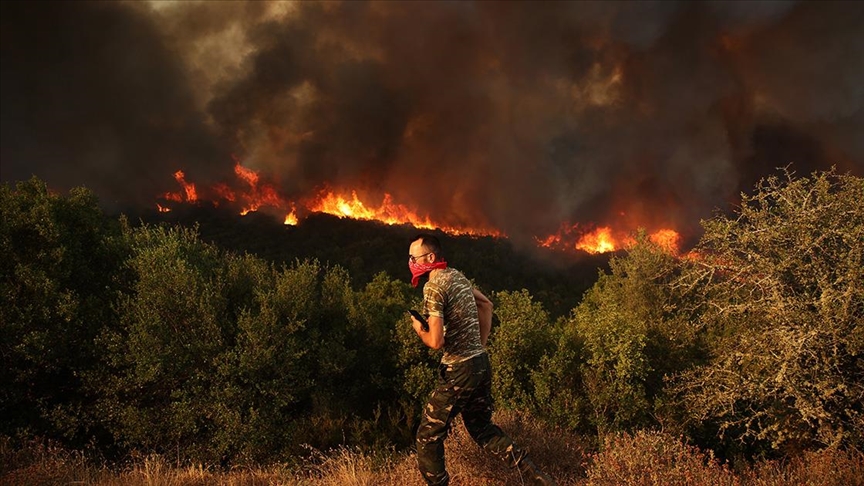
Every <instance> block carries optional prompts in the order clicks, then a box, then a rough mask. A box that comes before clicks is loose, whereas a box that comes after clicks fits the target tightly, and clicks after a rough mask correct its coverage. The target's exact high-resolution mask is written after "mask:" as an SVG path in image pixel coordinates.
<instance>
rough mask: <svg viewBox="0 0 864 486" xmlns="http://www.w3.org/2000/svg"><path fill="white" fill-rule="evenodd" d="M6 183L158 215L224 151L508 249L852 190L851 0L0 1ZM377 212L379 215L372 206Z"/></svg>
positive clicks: (856, 83)
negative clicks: (784, 174) (840, 179)
mask: <svg viewBox="0 0 864 486" xmlns="http://www.w3.org/2000/svg"><path fill="white" fill-rule="evenodd" d="M0 5H2V6H0V8H2V20H0V22H2V46H0V48H2V77H0V79H2V104H0V121H2V126H0V129H2V130H0V135H2V143H0V167H2V179H3V181H4V182H6V181H16V180H21V179H27V178H29V177H31V176H32V175H36V176H38V177H40V178H42V179H43V180H45V181H47V182H48V184H49V185H51V186H52V187H56V188H58V189H61V190H62V189H66V188H69V187H73V186H79V185H83V186H87V187H90V188H91V189H93V190H94V191H95V192H96V193H97V194H98V195H99V196H100V197H101V198H102V199H103V200H104V201H106V202H107V203H108V204H113V203H117V204H139V205H151V206H152V204H153V201H154V199H155V197H156V196H157V195H159V194H161V193H164V192H166V191H171V190H176V189H177V185H176V182H175V181H174V180H173V178H172V174H173V173H174V172H175V171H176V170H178V169H182V170H184V171H185V172H186V174H187V180H192V181H196V182H198V183H201V184H206V183H213V182H218V181H227V180H230V178H231V177H232V174H233V165H234V157H236V158H237V159H238V160H241V161H242V163H243V165H245V166H247V167H250V168H252V169H254V170H256V171H258V172H259V173H260V174H262V177H265V178H267V179H268V180H271V181H274V182H275V183H276V184H278V186H279V187H280V188H281V191H282V193H283V196H284V197H285V198H286V199H289V200H291V199H300V198H303V197H307V196H309V195H310V194H311V193H313V192H314V191H316V190H318V189H320V188H321V187H323V186H325V185H328V186H330V187H337V188H341V187H348V188H352V189H357V190H358V191H360V192H361V193H363V194H368V195H370V197H373V196H378V197H380V196H381V195H383V194H384V193H389V194H391V195H392V196H393V200H395V201H397V202H403V203H406V204H408V205H410V206H413V207H416V208H418V209H419V210H420V211H421V212H427V213H428V214H430V215H431V216H432V217H433V218H434V219H436V220H439V221H445V222H447V223H450V224H467V225H482V226H486V227H494V228H498V229H500V230H502V231H504V232H505V233H507V234H509V235H511V236H513V237H514V238H516V239H520V238H522V239H528V238H530V237H532V236H536V235H545V234H549V233H550V232H554V231H556V230H557V229H558V227H559V225H560V224H561V223H565V222H567V223H580V222H593V223H596V224H619V225H627V224H630V225H642V226H647V227H648V228H649V229H651V227H652V226H653V227H660V226H669V225H671V226H673V227H676V228H678V229H679V230H681V231H682V232H684V233H685V234H688V233H693V232H695V231H697V228H698V221H699V219H700V218H705V217H709V216H710V215H711V212H712V211H713V210H714V208H726V207H728V206H729V205H730V204H731V203H734V202H735V200H736V199H737V198H738V196H739V194H740V193H741V192H742V191H748V190H751V189H752V187H753V185H754V183H756V182H757V181H758V180H759V179H760V178H762V177H765V176H767V175H771V174H776V173H777V168H778V167H791V168H792V170H794V171H796V173H798V174H802V175H806V174H809V173H810V172H812V171H814V170H822V169H828V168H830V167H832V166H835V167H837V169H838V171H840V172H851V173H853V174H856V175H861V174H862V172H864V136H862V133H864V112H862V104H864V35H862V33H861V32H864V3H860V2H784V1H775V2H672V1H662V2H632V3H628V2H550V3H543V2H485V1H484V2H368V3H366V2H353V1H351V2H295V3H287V2H279V3H265V2H153V3H144V2H94V3H88V2H58V3H49V2H26V3H15V2H3V3H2V4H0ZM379 200H380V199H379Z"/></svg>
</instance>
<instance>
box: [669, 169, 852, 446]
mask: <svg viewBox="0 0 864 486" xmlns="http://www.w3.org/2000/svg"><path fill="white" fill-rule="evenodd" d="M742 198H743V199H742V202H741V206H740V208H738V209H737V211H736V213H735V214H734V215H733V216H732V217H726V216H722V215H720V216H717V217H715V218H714V219H712V220H710V221H707V222H704V223H703V226H704V227H705V235H704V236H703V238H702V240H701V241H700V243H699V245H698V246H697V248H696V254H697V255H698V258H695V259H693V260H692V261H691V263H690V264H689V265H688V266H687V267H686V270H685V272H684V275H683V278H682V281H687V282H688V286H689V287H690V288H693V289H698V292H699V293H700V298H701V299H702V300H703V302H704V307H703V311H702V314H701V317H700V324H701V325H702V326H704V327H705V331H706V333H707V334H706V335H707V339H708V345H709V346H710V350H709V351H710V354H711V356H712V361H711V362H710V363H709V364H706V365H704V366H700V367H698V368H695V369H693V370H690V371H688V372H686V373H684V374H683V375H682V376H681V379H680V380H679V381H677V383H676V385H675V389H676V391H677V392H678V393H680V394H681V397H682V399H681V401H680V402H679V403H680V404H681V405H683V406H684V407H685V408H686V409H687V410H688V411H689V412H690V413H691V419H692V420H693V421H694V422H702V421H708V422H709V423H714V424H716V426H717V427H718V429H719V431H720V433H721V434H722V435H723V436H724V437H725V439H726V440H727V441H741V442H745V443H750V444H753V445H756V446H758V445H759V444H762V445H765V446H769V447H771V448H773V449H776V450H781V451H785V452H788V453H793V452H795V451H797V450H800V449H807V448H813V447H817V448H818V447H825V446H838V445H852V446H861V444H862V432H864V405H862V401H861V397H862V396H864V360H862V352H864V243H862V242H864V180H862V179H861V178H857V177H853V176H848V175H845V176H844V175H837V174H835V173H834V172H833V171H830V172H823V173H815V174H813V176H812V177H810V178H801V179H795V178H794V177H793V175H792V174H790V173H786V174H785V178H780V177H770V178H768V179H766V180H764V181H762V182H761V183H760V184H759V185H758V186H757V188H756V192H755V194H754V195H752V196H747V195H743V196H742Z"/></svg>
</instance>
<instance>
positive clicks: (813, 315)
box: [0, 171, 864, 484]
mask: <svg viewBox="0 0 864 486" xmlns="http://www.w3.org/2000/svg"><path fill="white" fill-rule="evenodd" d="M0 211H2V212H0V225H2V226H0V248H2V253H3V258H2V259H0V269H2V276H0V277H2V278H0V296H2V297H0V298H2V302H0V318H2V321H0V360H2V362H0V366H2V367H3V370H4V372H3V374H2V376H0V380H2V381H0V415H2V416H3V417H4V421H3V422H2V424H0V438H2V442H0V446H2V447H0V451H2V455H3V464H4V465H3V468H2V469H0V481H2V482H4V483H7V482H8V483H13V484H20V483H34V482H36V483H38V482H40V481H45V482H52V480H51V479H45V478H47V477H48V476H50V475H51V474H54V473H53V472H50V471H48V470H49V469H52V468H53V469H54V472H56V474H59V475H60V476H58V477H59V478H60V480H69V481H73V480H74V481H79V480H84V481H89V482H93V483H98V484H114V483H133V484H134V483H135V482H136V481H139V479H134V478H135V477H139V476H140V475H144V476H146V475H147V474H152V475H155V476H157V477H158V480H159V481H160V482H165V483H176V484H202V483H204V482H208V481H210V480H212V479H213V478H219V479H218V481H219V482H226V483H230V482H232V481H235V479H232V478H239V479H236V481H237V482H244V484H245V483H246V482H248V483H252V484H257V483H258V482H260V483H262V484H263V483H265V482H266V483H268V484H270V483H288V484H294V483H298V484H306V483H308V484H330V482H332V483H334V484H335V483H336V482H339V481H344V482H352V483H354V484H373V483H380V482H382V481H383V482H392V483H396V482H398V483H405V484H413V483H416V482H417V479H418V478H416V477H415V476H414V474H415V473H414V467H413V462H412V461H413V460H412V459H411V458H410V449H407V447H408V446H409V445H410V444H411V438H412V436H413V429H414V428H415V427H416V419H417V417H418V416H419V407H420V406H422V403H423V400H424V399H425V397H426V394H427V393H428V391H429V390H430V387H431V386H432V383H433V380H434V371H433V370H434V366H433V365H434V363H435V361H436V360H437V355H436V353H435V352H433V351H431V350H428V349H427V348H425V347H424V346H422V344H420V342H419V340H417V339H416V336H414V335H413V331H411V329H410V326H409V323H408V318H407V315H406V313H405V310H406V309H408V308H410V307H412V306H416V305H417V304H418V302H417V301H418V300H419V293H418V292H416V291H415V290H414V289H412V288H411V287H410V286H409V285H408V284H407V279H406V278H404V276H401V275H399V276H398V277H400V278H394V277H393V275H392V273H388V272H378V273H375V274H370V272H369V271H368V270H369V265H370V263H369V262H368V260H366V258H371V257H367V256H366V255H368V252H366V251H363V250H362V248H361V247H360V246H357V247H355V248H354V249H355V250H357V251H356V252H352V253H349V254H348V255H346V257H347V258H346V259H343V262H342V264H340V263H335V262H334V260H333V259H329V258H328V259H327V260H321V259H317V258H307V257H299V256H298V258H296V259H294V260H292V261H287V260H285V259H284V258H281V257H277V256H274V255H269V256H267V257H262V256H259V255H256V254H251V253H247V252H239V251H236V249H234V250H226V249H224V248H223V247H221V246H217V244H215V243H213V242H212V241H213V240H212V239H204V238H202V237H201V236H200V233H199V230H198V229H196V228H186V227H182V226H178V225H169V224H156V223H141V224H138V225H132V224H130V223H129V222H128V221H127V220H126V219H125V218H122V217H121V218H119V219H114V218H112V217H110V216H107V215H105V214H104V213H103V212H102V211H101V210H100V209H99V206H98V201H97V200H96V198H95V197H94V196H93V195H92V194H90V193H89V192H88V191H86V190H84V189H76V190H73V191H72V192H70V193H69V194H68V195H58V194H52V193H51V192H50V191H48V189H47V188H46V187H45V184H44V183H42V182H41V181H39V180H36V179H33V180H30V181H26V182H22V183H19V184H18V185H17V186H16V187H15V188H14V189H13V188H11V187H8V186H3V187H2V188H0ZM313 224H314V223H313ZM349 224H351V223H349ZM703 226H704V228H705V235H704V236H703V238H702V239H701V240H700V242H699V243H698V245H697V246H696V248H694V250H693V251H692V252H691V253H689V254H687V255H685V256H681V257H679V256H675V255H670V254H669V253H667V252H666V251H665V250H664V249H663V248H660V247H658V246H656V245H654V244H652V243H651V242H650V241H648V239H647V238H645V237H644V236H640V235H637V243H636V244H635V245H634V246H633V247H632V248H631V249H630V250H629V251H627V252H626V253H624V254H619V255H616V256H614V257H613V258H612V259H611V260H610V261H609V262H608V270H605V269H601V271H600V273H599V275H597V276H596V277H595V278H594V280H595V282H594V284H593V286H592V287H590V289H589V290H588V291H587V292H585V293H584V295H583V294H582V292H581V291H579V290H578V288H574V290H573V292H574V293H578V294H579V295H578V296H577V297H575V299H576V302H578V303H577V304H576V305H574V306H573V307H572V310H570V311H569V312H568V313H560V312H557V311H555V312H552V311H549V310H548V309H547V307H546V305H545V304H544V303H545V302H547V301H554V302H558V303H559V304H560V303H561V302H565V301H568V299H569V298H559V297H554V296H555V295H559V296H560V293H559V292H560V290H561V287H556V286H558V285H559V284H560V283H561V282H565V281H566V280H559V281H557V282H558V283H556V284H553V285H552V287H554V288H556V289H557V290H554V291H553V292H551V293H550V292H549V289H548V288H544V287H542V286H538V287H537V288H536V289H534V288H532V292H535V293H536V294H538V295H539V294H543V295H544V297H543V298H542V299H540V298H536V297H535V295H534V294H532V293H531V292H529V291H528V290H527V289H513V288H509V287H508V286H509V285H511V284H513V283H515V281H514V280H512V279H511V280H509V281H508V280H506V278H505V277H503V276H502V277H501V278H500V279H496V277H498V274H499V273H500V274H501V275H504V274H506V273H508V268H507V265H508V263H507V262H508V261H510V260H507V259H505V260H497V263H495V264H490V265H485V268H486V270H485V272H486V273H483V272H480V273H481V275H482V279H483V280H482V282H481V281H479V279H478V283H479V284H480V285H481V287H483V289H484V290H485V291H487V292H488V293H489V295H490V296H491V297H492V299H493V301H494V302H495V305H496V307H495V310H496V313H495V314H496V320H495V325H494V327H493V333H492V335H491V337H490V346H489V349H490V355H491V358H492V362H493V366H494V369H495V371H494V376H495V380H496V381H495V384H496V389H495V393H496V399H497V401H498V404H499V406H500V407H501V409H502V410H501V411H500V412H499V415H498V417H499V418H500V419H501V421H502V422H504V423H505V428H507V429H508V431H511V432H512V433H513V434H514V435H515V436H517V439H519V440H520V441H521V442H524V443H526V444H528V445H529V446H530V447H531V448H532V450H534V455H535V456H536V457H535V458H536V460H537V462H538V463H541V465H543V466H544V467H546V468H547V469H548V470H549V471H551V472H553V475H555V476H556V477H559V478H560V479H561V480H562V482H563V483H565V484H568V483H569V484H620V483H629V484H655V483H663V484H709V483H710V484H768V483H770V484H794V483H795V481H796V480H801V481H803V482H811V483H814V484H851V482H850V481H851V480H850V478H851V477H852V475H851V473H848V474H847V472H848V471H855V470H858V471H860V470H861V466H862V458H861V453H860V452H858V451H860V450H861V449H862V438H864V436H862V432H864V419H862V413H864V410H862V407H864V405H862V403H864V400H862V398H864V364H862V363H864V361H862V359H861V357H862V346H864V330H862V323H864V270H862V269H864V265H862V263H864V262H862V258H864V180H862V179H861V178H857V177H854V176H850V175H839V174H836V173H835V172H833V171H829V172H821V173H814V174H812V175H811V176H810V177H804V178H796V177H795V176H794V175H793V174H789V173H783V174H781V175H780V176H777V177H771V178H768V179H766V180H764V181H763V182H762V183H760V184H759V185H758V186H757V187H756V188H755V191H754V193H753V194H752V195H743V196H742V202H741V205H740V207H738V208H737V209H736V210H735V212H734V213H733V214H731V215H723V214H718V215H717V216H715V217H714V218H712V219H711V220H709V221H706V222H704V224H703ZM366 228H368V227H366ZM290 231H299V229H291V230H290ZM369 231H371V230H369ZM398 231H404V232H407V231H409V230H408V229H399V230H398ZM406 237H407V234H406ZM373 239H374V238H373ZM362 240H363V238H359V239H358V236H357V235H356V234H354V235H352V236H351V237H350V238H348V240H347V241H355V242H356V241H362ZM402 242H404V240H403V241H400V242H399V243H402ZM307 243H308V242H307ZM459 244H464V245H469V242H462V241H461V240H460V243H459ZM475 244H476V245H478V246H479V247H483V248H486V250H488V251H486V250H484V252H480V253H482V254H484V255H486V256H487V257H488V258H493V259H497V258H500V256H501V255H502V254H506V253H500V251H501V250H500V249H496V247H494V246H492V247H489V246H488V245H490V244H491V243H490V241H487V240H483V239H481V240H477V241H475ZM316 245H323V242H319V243H317V244H315V245H310V247H317V246H316ZM389 245H390V244H389V243H388V244H387V246H384V247H383V248H390V246H389ZM323 246H327V245H323ZM331 246H332V245H331ZM489 248H492V249H491V250H489ZM292 251H294V252H298V253H299V252H300V250H298V249H296V248H295V249H294V250H292ZM388 252H390V250H387V251H385V252H384V253H385V255H389V253H388ZM392 253H393V255H391V256H392V258H394V259H396V260H397V261H398V260H404V258H402V257H401V256H400V255H402V253H404V248H402V253H397V250H396V249H395V248H394V249H393V250H392ZM333 255H336V253H333ZM478 255H479V254H478ZM402 256H404V255H402ZM333 258H334V259H335V256H334V257H333ZM378 258H383V257H381V255H378ZM478 258H481V257H480V256H478ZM322 262H323V263H322ZM512 262H514V265H518V264H519V260H517V259H514V260H512ZM522 262H523V263H525V262H527V260H524V261H522ZM487 263H488V262H487ZM598 266H600V265H598ZM399 268H400V269H401V270H403V271H404V268H402V267H399ZM604 268H605V267H604ZM490 269H492V270H490ZM355 271H356V274H357V275H362V276H363V277H362V279H361V280H358V279H357V277H356V276H355ZM496 272H497V273H496ZM595 272H596V270H595ZM469 273H470V272H469ZM522 275H528V274H527V273H523V274H522ZM533 275H535V276H537V275H540V273H538V272H535V273H534V274H533ZM550 275H551V274H550ZM547 276H548V275H547ZM532 278H533V277H532ZM537 278H538V280H537V281H536V282H537V283H538V285H539V282H540V281H541V280H542V278H540V277H537ZM580 278H581V277H580ZM553 280H554V279H553ZM496 282H501V286H496V285H495V283H496ZM460 434H461V435H460ZM454 435H455V437H454V439H455V440H453V441H452V442H453V444H455V445H461V446H464V447H466V448H468V449H461V448H459V449H457V448H452V446H451V455H450V457H451V458H452V462H451V465H452V466H453V467H454V468H455V469H454V471H456V477H462V478H465V480H466V481H468V479H467V478H469V477H470V478H471V479H470V483H471V484H483V483H484V482H485V483H486V484H501V483H502V482H507V481H511V480H512V478H510V479H508V478H509V476H508V474H513V471H507V470H503V469H495V468H496V467H497V466H493V465H487V464H486V462H485V461H482V460H480V459H479V458H478V454H474V453H471V452H466V451H472V449H470V448H469V447H473V446H470V445H468V444H467V443H468V442H469V441H470V440H469V439H467V438H466V437H465V436H464V432H462V431H461V429H459V428H458V427H457V431H454ZM46 443H50V444H52V445H51V446H46V445H45V444H46ZM55 444H56V446H55ZM406 450H407V452H405V451H406ZM64 451H86V452H81V453H77V452H64ZM318 451H334V452H332V453H330V452H326V453H322V452H318ZM123 461H131V462H123ZM646 461H647V462H646ZM63 464H67V466H64V465H63ZM123 464H131V466H128V468H131V469H128V468H127V469H123ZM168 464H172V465H173V466H172V468H171V469H170V470H169V469H166V468H167V467H168V466H167V465H168ZM195 465H198V466H195ZM271 465H272V466H271ZM196 467H197V468H198V469H194V468H196ZM184 468H186V469H184ZM190 468H191V469H190ZM808 468H810V469H812V468H815V469H817V470H822V471H825V474H823V475H821V476H818V477H816V476H813V475H810V476H808V475H807V474H810V473H808V472H807V471H808ZM40 471H41V472H40ZM130 471H131V472H130ZM147 471H149V472H147ZM168 471H173V472H168ZM182 471H187V472H189V471H197V472H196V473H195V474H198V475H199V476H198V478H199V479H183V478H180V477H177V478H174V479H171V478H168V477H165V475H170V474H180V472H182ZM241 471H247V472H241ZM350 471H353V472H350ZM829 472H830V474H829ZM350 474H356V476H350V477H348V476H346V475H350ZM42 475H44V476H42ZM80 475H84V476H85V477H84V479H70V478H73V477H76V478H80V477H81V476H80ZM136 475H139V476H136ZM193 476H194V474H193ZM859 476H860V474H859ZM51 477H53V476H51ZM20 478H26V480H21V479H20ZM39 478H43V479H39ZM88 478H89V479H88ZM201 478H205V479H201ZM207 478H209V479H207ZM364 478H366V479H364ZM382 478H386V479H383V480H382ZM778 478H781V479H778ZM786 478H788V479H786ZM856 480H857V479H856ZM140 481H145V482H146V481H148V479H140ZM196 481H197V482H196ZM328 481H329V482H328ZM844 481H845V482H844ZM858 481H860V480H858ZM859 484H860V483H859Z"/></svg>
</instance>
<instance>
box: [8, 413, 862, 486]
mask: <svg viewBox="0 0 864 486" xmlns="http://www.w3.org/2000/svg"><path fill="white" fill-rule="evenodd" d="M495 418H496V421H497V423H498V424H499V425H500V426H501V427H502V428H503V429H504V430H505V431H507V432H508V433H509V434H510V435H511V436H512V437H513V438H514V439H516V441H517V442H519V444H520V445H522V446H524V447H526V448H528V449H529V450H530V451H531V456H532V458H533V459H534V461H535V462H536V463H537V464H538V465H540V466H541V467H542V468H543V469H544V470H545V471H547V472H548V473H549V474H551V475H552V476H553V477H554V478H555V479H556V480H558V482H559V484H561V485H580V486H592V485H621V484H624V485H688V486H690V485H694V486H700V485H706V486H707V485H711V486H714V485H747V486H749V485H753V486H792V485H800V484H807V485H814V486H840V485H843V486H846V485H853V486H864V479H862V478H864V455H862V454H861V453H860V452H843V451H832V450H827V451H821V452H810V453H806V454H802V455H801V456H799V457H796V458H794V459H791V460H789V461H785V462H781V461H771V462H763V463H759V464H756V465H755V466H753V467H750V468H747V469H745V470H743V471H740V472H735V473H733V472H732V471H730V470H729V469H728V468H727V467H725V466H724V465H722V464H720V463H719V462H718V461H716V460H714V459H713V458H712V457H711V456H710V455H707V454H703V453H702V452H700V451H699V450H697V449H696V448H693V447H690V446H687V445H685V444H683V443H682V442H681V441H679V440H678V439H676V438H675V437H672V436H669V435H668V434H664V433H661V432H650V431H641V432H637V433H636V434H633V435H632V436H631V435H626V434H616V435H609V436H606V437H605V438H604V439H603V441H602V442H603V445H602V447H601V451H600V452H598V453H596V454H590V453H589V452H588V450H589V445H588V443H587V442H584V441H583V440H582V439H580V438H579V437H577V436H575V435H573V434H570V433H567V432H565V431H563V430H560V429H557V428H554V427H549V426H546V425H543V424H541V423H540V422H538V421H536V420H533V419H531V418H530V417H526V416H524V415H521V414H517V413H512V412H499V413H497V414H496V416H495ZM9 444H10V442H9V441H8V440H5V441H2V440H0V484H2V485H22V486H23V485H27V486H30V485H61V484H62V485H75V484H81V485H99V486H120V485H123V486H127V485H128V486H156V485H158V486H197V485H208V486H209V485H225V486H247V485H248V486H259V485H261V486H264V485H267V486H270V485H273V486H275V485H310V486H331V485H332V486H336V485H339V486H343V485H345V486H372V485H398V486H423V482H422V480H421V479H420V475H419V473H418V472H417V468H416V458H415V456H414V455H413V454H406V453H387V454H384V453H376V454H373V453H368V452H363V451H360V450H354V449H339V450H335V451H330V452H327V453H321V452H314V453H313V454H312V456H311V457H310V458H309V459H308V460H307V461H306V462H305V463H304V464H303V465H301V466H298V467H287V466H281V465H275V466H270V467H258V468H250V469H235V470H231V471H219V470H215V469H212V470H211V469H208V468H206V467H203V466H200V465H196V466H185V467H177V466H176V465H174V464H172V463H171V461H169V460H167V459H165V458H164V457H160V456H146V457H141V458H138V459H134V460H131V461H130V464H129V465H128V466H127V467H124V468H121V469H109V468H107V467H104V466H95V465H93V464H92V463H91V462H89V461H88V460H87V459H86V458H85V457H84V454H81V453H78V452H69V451H66V450H63V449H61V448H57V447H52V446H50V445H49V446H46V445H44V444H39V443H31V444H28V445H27V446H25V447H22V448H18V449H13V448H12V447H10V445H9ZM446 453H447V465H448V470H449V471H450V474H451V477H452V481H451V484H453V486H469V485H470V486H492V485H495V486H500V485H518V484H521V481H520V478H519V476H518V474H517V473H516V472H515V471H513V470H510V469H508V468H507V467H505V466H503V465H502V464H499V463H497V462H496V461H495V460H494V459H492V458H490V457H489V456H487V455H485V454H484V453H483V452H482V450H481V449H480V448H479V447H477V446H476V445H475V444H474V443H473V441H472V440H471V438H470V437H469V436H468V434H467V432H465V428H464V427H463V426H462V424H461V423H457V424H454V427H453V432H452V433H451V436H450V438H449V439H448V440H447V443H446Z"/></svg>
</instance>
